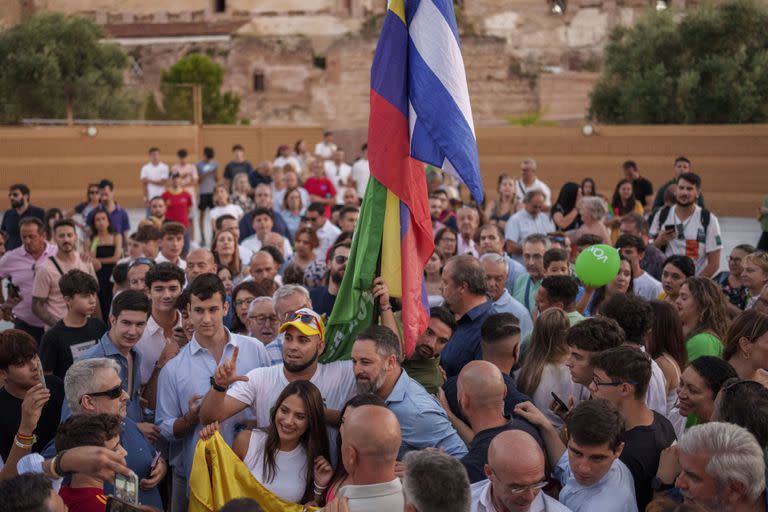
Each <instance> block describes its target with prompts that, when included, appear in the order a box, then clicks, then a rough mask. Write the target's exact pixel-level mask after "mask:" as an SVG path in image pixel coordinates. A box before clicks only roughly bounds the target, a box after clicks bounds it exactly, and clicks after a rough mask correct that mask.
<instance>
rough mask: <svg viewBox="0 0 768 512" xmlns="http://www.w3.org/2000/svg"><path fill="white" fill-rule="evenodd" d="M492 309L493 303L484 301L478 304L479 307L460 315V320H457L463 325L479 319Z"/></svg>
mask: <svg viewBox="0 0 768 512" xmlns="http://www.w3.org/2000/svg"><path fill="white" fill-rule="evenodd" d="M492 307H493V302H491V301H490V300H488V299H486V301H485V302H483V303H482V304H480V305H479V306H475V307H473V308H472V309H470V310H469V311H467V312H466V313H464V315H462V317H461V318H459V323H465V322H474V321H475V320H477V319H478V318H479V317H481V316H483V315H484V314H485V313H486V312H487V311H488V310H489V309H491V308H492Z"/></svg>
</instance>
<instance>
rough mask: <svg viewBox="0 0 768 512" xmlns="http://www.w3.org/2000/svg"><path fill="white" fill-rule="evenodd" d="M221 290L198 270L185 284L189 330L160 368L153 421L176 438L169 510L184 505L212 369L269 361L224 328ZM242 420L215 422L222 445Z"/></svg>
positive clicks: (256, 344) (241, 370)
mask: <svg viewBox="0 0 768 512" xmlns="http://www.w3.org/2000/svg"><path fill="white" fill-rule="evenodd" d="M226 294H227V292H226V291H225V290H224V284H223V283H222V282H221V280H220V279H219V278H218V277H217V276H216V274H201V275H200V276H198V277H197V278H196V279H195V280H194V281H193V282H192V283H191V284H190V285H189V305H188V306H187V308H188V310H189V320H190V322H191V323H192V325H194V327H195V334H194V336H193V337H192V340H191V341H190V342H189V343H188V344H187V345H185V346H184V348H183V349H181V351H180V352H179V353H178V355H176V357H174V358H173V359H171V360H170V361H168V363H166V365H165V366H164V367H163V369H162V370H161V371H160V378H159V381H158V386H157V390H158V391H157V410H156V412H155V421H156V423H157V425H158V426H159V427H160V432H161V434H162V436H163V437H164V438H165V439H166V440H168V441H176V443H175V447H176V448H175V450H174V451H173V456H172V458H171V465H172V466H173V496H172V500H171V501H172V507H171V510H172V511H173V512H177V511H186V510H187V508H188V497H187V496H188V493H189V488H188V485H187V482H188V479H189V473H190V471H191V470H192V459H193V458H194V454H195V446H196V445H197V439H198V434H199V432H200V430H201V429H202V427H203V425H201V424H200V420H199V416H198V414H199V410H200V400H201V399H202V398H203V396H204V395H205V394H206V393H207V392H208V390H209V389H210V388H211V385H212V380H211V379H212V376H213V374H214V372H215V371H216V367H217V366H218V365H219V364H220V363H223V362H226V361H229V362H230V363H231V364H234V365H235V369H236V371H237V374H238V375H244V374H246V373H247V372H248V371H250V370H252V369H253V368H259V367H262V366H269V363H270V361H269V357H268V356H267V351H266V349H265V348H264V344H262V343H261V342H260V341H258V340H256V339H253V338H249V337H247V336H240V335H238V334H233V333H231V332H230V331H229V330H228V329H227V328H226V327H224V317H225V316H226V313H227V303H226V301H225V297H226ZM118 298H119V296H118ZM242 419H243V415H240V414H237V415H234V416H232V417H231V418H229V419H226V420H225V421H221V422H220V425H219V432H220V433H221V435H222V437H223V438H224V440H225V441H227V443H229V444H232V442H233V441H234V437H235V430H234V429H235V425H236V424H237V423H238V422H241V421H242ZM172 446H173V445H172Z"/></svg>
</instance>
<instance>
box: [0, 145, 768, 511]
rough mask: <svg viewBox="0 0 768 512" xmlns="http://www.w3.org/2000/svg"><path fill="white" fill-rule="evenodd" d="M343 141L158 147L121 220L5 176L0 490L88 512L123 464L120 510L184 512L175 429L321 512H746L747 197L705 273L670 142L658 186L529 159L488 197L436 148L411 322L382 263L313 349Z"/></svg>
mask: <svg viewBox="0 0 768 512" xmlns="http://www.w3.org/2000/svg"><path fill="white" fill-rule="evenodd" d="M365 150H366V146H365V145H363V147H362V148H361V153H360V155H359V158H358V159H357V160H356V161H355V162H354V164H353V165H351V166H350V165H349V164H347V163H346V162H345V154H344V152H343V151H342V150H341V149H340V148H338V147H337V146H336V145H335V143H334V142H333V134H332V133H331V132H326V133H325V134H324V136H323V139H322V141H320V142H319V143H318V144H317V145H316V146H315V148H314V151H310V150H309V149H308V147H307V145H306V143H305V142H304V141H298V142H297V143H296V144H295V145H294V146H293V150H292V149H291V147H290V146H289V145H287V144H286V145H281V146H280V147H279V148H278V150H277V152H276V156H275V159H274V160H273V161H263V162H261V163H259V164H258V165H257V166H253V165H252V164H251V163H250V162H249V161H248V160H247V158H246V156H245V149H244V148H243V147H242V146H241V145H239V144H236V145H234V146H233V148H232V153H233V155H232V160H231V161H230V162H229V163H227V164H226V165H225V166H220V165H219V164H218V163H217V161H216V159H215V154H214V151H213V150H212V149H211V148H205V150H204V152H203V153H204V155H203V158H202V160H200V161H199V162H197V163H196V164H195V163H192V161H191V160H190V159H189V154H188V152H187V151H186V150H184V149H181V150H179V151H178V153H177V157H178V160H177V161H176V162H175V163H174V164H173V165H171V166H170V167H169V166H168V165H167V164H165V163H163V162H162V159H161V153H160V150H159V149H158V148H154V147H153V148H151V149H150V150H149V161H148V162H147V164H146V165H144V166H143V167H142V169H141V172H140V176H139V179H140V181H141V184H142V186H143V190H144V193H145V207H146V212H145V213H146V215H145V218H144V219H142V220H141V221H140V222H139V224H138V225H137V226H131V222H130V218H129V215H128V212H127V211H126V210H125V209H124V208H122V207H121V206H120V205H119V203H118V202H117V199H116V197H117V192H118V191H116V190H115V186H114V184H113V182H112V181H110V180H109V179H103V180H101V181H100V182H98V183H93V184H90V185H88V187H87V199H86V201H84V202H82V203H80V204H78V205H77V206H75V207H74V208H73V209H71V210H67V211H62V210H58V209H55V208H52V209H48V210H45V209H43V208H40V207H38V206H34V205H33V204H32V203H31V198H32V193H31V191H30V189H29V188H28V187H27V186H26V185H24V184H15V185H12V186H11V187H10V190H9V197H10V202H11V204H10V208H9V209H8V210H7V211H6V212H5V213H4V215H3V220H2V231H0V241H1V242H2V244H0V278H2V279H3V280H4V281H3V282H4V283H5V285H4V288H3V293H2V294H0V299H2V304H0V311H1V312H2V316H3V319H4V320H6V321H10V322H13V328H12V329H7V330H5V331H2V332H0V384H1V385H2V389H0V411H2V414H0V457H1V458H2V459H1V462H2V469H1V470H0V511H6V510H8V511H18V510H29V511H35V512H37V511H41V512H42V511H55V512H59V511H63V510H66V509H67V507H69V510H72V511H83V512H102V511H104V510H105V509H106V506H107V505H106V504H107V501H108V496H111V495H113V494H114V493H115V491H116V487H115V482H114V479H115V475H116V474H118V475H131V474H135V475H136V476H137V477H138V482H139V489H138V499H139V502H140V503H141V505H138V506H137V509H139V510H170V511H172V512H179V511H186V510H188V509H190V510H202V509H197V508H194V507H195V500H196V496H199V494H200V493H198V492H197V489H195V488H192V487H193V483H192V482H193V481H195V482H200V480H199V479H198V478H197V477H198V476H199V471H200V468H199V467H197V466H196V463H195V450H196V447H197V446H198V443H199V442H200V441H201V440H203V441H208V440H211V439H215V438H217V437H218V436H220V437H221V438H222V439H223V440H224V442H225V443H226V444H227V445H229V446H230V447H231V450H232V452H233V453H234V455H235V456H236V457H237V459H239V460H240V461H242V464H244V466H245V467H247V469H248V470H249V471H250V473H251V474H252V476H253V478H254V479H255V480H256V481H258V482H260V483H261V484H262V485H263V486H264V487H265V488H266V490H267V491H269V493H271V494H272V495H274V496H276V497H278V498H280V499H282V500H284V501H285V502H291V503H297V504H302V505H309V506H316V507H323V508H324V510H328V511H331V512H342V511H346V510H350V511H353V512H356V511H361V512H362V511H396V510H397V511H399V510H406V511H411V512H417V511H418V512H437V511H440V512H443V511H445V512H452V511H456V512H466V511H472V512H475V511H478V512H480V511H482V512H540V511H546V510H549V511H568V510H570V511H574V512H587V511H608V512H612V511H616V512H624V511H626V512H635V511H643V510H647V511H653V512H656V511H689V510H690V511H694V510H704V511H727V512H740V511H768V495H766V488H765V483H766V473H767V472H768V471H767V470H766V463H765V461H766V457H767V454H768V389H766V387H767V386H768V373H766V369H768V253H766V252H765V251H766V249H768V234H766V233H768V204H767V205H764V206H762V207H761V208H760V215H761V216H762V217H761V218H762V223H763V228H764V233H763V237H762V238H761V239H760V241H759V248H756V247H754V246H752V245H750V244H749V243H747V242H750V241H744V243H742V244H739V245H737V246H736V247H735V248H734V249H733V250H732V251H731V253H730V255H729V257H728V268H727V269H720V254H721V251H722V247H723V242H722V233H721V229H720V224H719V222H718V218H717V216H716V215H715V213H713V212H710V211H709V210H707V209H706V207H705V204H704V197H703V194H702V189H703V187H704V184H703V183H702V179H701V177H700V176H699V175H697V174H696V173H695V172H694V171H695V167H694V166H693V164H692V163H691V161H690V160H689V159H687V158H685V157H679V158H677V159H676V160H675V161H674V165H673V174H672V176H671V179H670V180H669V181H668V182H666V183H664V184H662V185H661V186H660V187H659V188H658V190H657V191H656V193H655V194H654V185H653V184H652V183H651V182H650V181H649V180H647V179H645V178H643V177H642V176H641V175H640V172H639V166H638V165H637V164H636V163H635V162H632V161H627V162H624V163H623V166H621V168H620V170H621V173H623V174H619V172H617V174H619V176H618V178H620V179H618V182H617V184H616V187H615V189H614V192H613V194H612V195H611V196H609V197H605V196H603V195H601V194H600V193H599V189H598V187H597V184H596V183H595V181H594V180H593V179H590V178H586V179H584V180H583V181H582V182H581V183H580V184H579V183H575V182H568V183H566V184H564V185H563V186H562V187H561V189H560V191H559V193H558V195H557V197H554V196H553V195H552V191H551V189H550V187H549V186H547V184H546V183H545V182H544V181H543V180H542V179H541V178H540V177H539V176H538V174H537V165H536V162H535V161H534V160H533V159H526V160H524V161H523V162H522V164H521V171H520V174H519V176H512V175H508V174H504V175H502V176H501V177H500V178H499V180H498V188H497V193H496V194H495V197H492V198H489V199H488V200H487V201H486V202H485V204H476V203H474V202H472V201H463V200H462V193H461V190H460V189H459V187H457V186H456V184H455V182H454V181H453V180H452V179H451V178H450V177H448V176H446V175H443V174H442V172H441V171H439V170H437V169H431V168H429V169H428V170H427V175H426V179H427V184H428V190H429V198H428V199H429V208H430V213H431V216H432V221H433V232H434V242H435V251H434V254H432V256H431V258H430V259H429V261H428V262H427V264H426V268H425V271H424V289H425V297H426V298H427V300H428V302H429V308H430V310H429V313H430V317H429V321H428V325H427V328H426V329H425V330H424V332H423V333H422V334H421V335H420V336H419V337H418V339H417V340H416V344H415V349H414V350H413V351H412V353H411V354H408V353H407V351H406V349H405V342H404V340H403V339H402V335H401V329H400V326H399V322H400V311H399V310H400V303H399V302H398V301H397V300H396V299H394V298H391V297H390V293H389V288H388V286H387V283H385V282H384V280H383V279H382V278H380V277H379V278H376V279H375V280H374V281H373V282H372V283H370V287H371V288H370V289H371V292H372V294H373V296H374V298H375V301H376V304H377V306H378V311H379V313H380V314H379V315H377V318H378V321H377V324H376V325H371V326H370V327H368V328H366V329H364V330H363V331H362V332H360V333H358V334H357V335H356V337H355V340H354V343H353V344H352V347H351V359H350V360H341V361H335V362H331V363H321V362H319V357H320V355H321V354H322V353H323V350H324V348H325V343H326V339H325V322H326V320H327V318H328V317H329V316H330V314H331V312H332V310H333V307H334V304H335V301H336V297H337V295H338V294H339V291H340V288H341V283H342V280H343V279H344V274H345V270H346V267H347V263H348V260H349V257H350V248H351V242H352V238H353V236H354V233H355V230H356V229H357V230H364V229H366V226H364V225H357V219H358V215H359V211H360V206H361V201H362V198H363V197H364V196H365V189H366V185H367V182H368V179H369V177H370V171H369V168H368V161H367V159H366V155H365ZM196 227H197V228H198V229H196ZM208 233H210V235H209V237H210V238H208V240H207V241H206V237H207V236H208V235H207V234H208ZM595 244H610V245H612V246H614V247H616V249H618V251H619V253H620V255H621V257H620V265H619V271H618V273H617V275H616V276H615V278H613V279H612V280H611V281H610V282H609V283H607V284H605V285H604V286H600V287H597V288H595V287H590V286H587V285H585V284H584V283H582V282H581V281H580V280H579V278H578V277H577V276H576V275H575V273H574V262H575V259H576V258H577V257H578V255H579V254H580V252H581V251H582V250H584V249H585V248H587V247H590V246H592V245H595ZM203 474H204V475H207V474H208V473H207V471H206V470H203ZM201 492H202V490H201ZM221 505H224V504H221ZM206 510H208V509H206ZM221 510H222V511H229V512H232V511H256V510H262V508H261V506H260V505H259V504H258V503H257V501H254V500H253V499H250V498H240V499H235V500H232V501H231V502H230V503H227V504H226V505H224V506H223V508H221Z"/></svg>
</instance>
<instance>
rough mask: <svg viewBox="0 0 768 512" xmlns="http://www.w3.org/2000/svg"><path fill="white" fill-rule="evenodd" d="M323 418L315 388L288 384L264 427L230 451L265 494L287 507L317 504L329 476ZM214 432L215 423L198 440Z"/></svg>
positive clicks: (303, 382) (243, 436)
mask: <svg viewBox="0 0 768 512" xmlns="http://www.w3.org/2000/svg"><path fill="white" fill-rule="evenodd" d="M323 414H324V407H323V397H322V396H321V395H320V391H319V390H318V389H317V387H315V385H314V384H312V383H311V382H309V381H306V380H297V381H293V382H291V383H289V384H288V385H287V386H286V387H285V389H283V391H282V393H280V396H278V397H277V400H276V401H275V405H274V407H272V410H271V413H270V421H269V426H268V427H267V428H265V429H254V430H243V431H242V432H240V433H239V434H237V436H236V437H235V441H234V443H232V450H233V451H234V452H235V454H236V455H237V456H238V457H239V458H240V460H242V461H243V462H244V463H245V465H246V466H247V467H248V469H250V470H251V473H252V474H253V476H254V477H255V478H256V479H257V480H258V481H259V482H261V483H262V484H263V485H264V487H266V488H267V489H268V490H269V491H270V492H271V493H273V494H275V495H277V496H279V497H280V498H282V499H284V500H286V501H290V502H293V503H309V502H310V501H313V500H315V499H317V500H321V499H322V498H323V497H324V496H325V491H326V489H327V488H328V482H329V481H330V479H331V476H332V475H333V468H332V467H331V465H330V463H329V462H328V459H329V458H330V453H329V447H328V434H327V431H326V428H325V419H324V416H323ZM217 428H218V427H217V424H215V423H214V424H212V425H208V426H206V427H205V428H204V429H203V431H201V432H200V438H201V439H206V438H207V437H210V436H211V435H213V432H214V431H215V430H216V429H217Z"/></svg>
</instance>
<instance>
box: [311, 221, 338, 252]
mask: <svg viewBox="0 0 768 512" xmlns="http://www.w3.org/2000/svg"><path fill="white" fill-rule="evenodd" d="M315 234H316V235H317V238H318V239H319V240H320V245H319V246H318V247H316V248H315V259H318V260H321V261H325V254H326V253H327V252H328V249H330V248H331V246H332V245H333V243H334V242H335V241H336V239H337V238H338V237H339V235H340V234H341V230H340V229H339V228H338V227H336V226H335V225H334V224H333V223H332V222H331V221H329V220H326V221H325V224H323V226H322V227H321V228H320V229H318V230H317V231H315Z"/></svg>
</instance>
